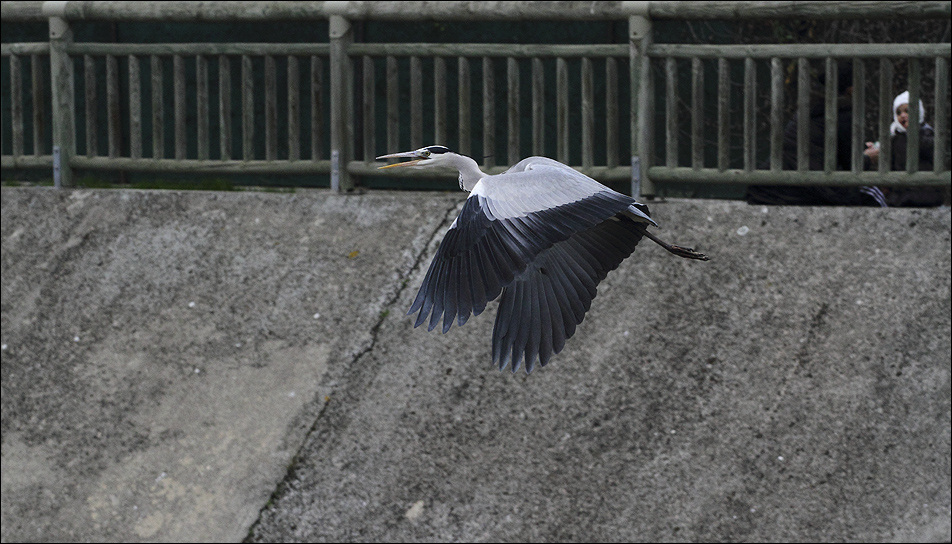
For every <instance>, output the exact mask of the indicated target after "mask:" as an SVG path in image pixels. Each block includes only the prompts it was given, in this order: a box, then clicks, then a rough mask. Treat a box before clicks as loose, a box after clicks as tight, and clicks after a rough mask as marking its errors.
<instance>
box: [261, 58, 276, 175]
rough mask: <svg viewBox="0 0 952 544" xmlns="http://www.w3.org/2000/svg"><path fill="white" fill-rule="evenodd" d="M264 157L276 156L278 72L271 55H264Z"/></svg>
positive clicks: (269, 159) (273, 157)
mask: <svg viewBox="0 0 952 544" xmlns="http://www.w3.org/2000/svg"><path fill="white" fill-rule="evenodd" d="M264 142H265V146H264V158H265V160H268V161H273V160H275V159H277V158H278V74H277V67H276V65H275V62H274V56H273V55H265V56H264Z"/></svg>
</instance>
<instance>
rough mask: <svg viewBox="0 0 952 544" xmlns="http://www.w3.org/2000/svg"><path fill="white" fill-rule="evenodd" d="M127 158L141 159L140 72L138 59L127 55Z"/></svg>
mask: <svg viewBox="0 0 952 544" xmlns="http://www.w3.org/2000/svg"><path fill="white" fill-rule="evenodd" d="M128 62H129V157H130V158H133V159H141V158H142V71H141V69H140V67H139V57H137V56H135V55H129V57H128Z"/></svg>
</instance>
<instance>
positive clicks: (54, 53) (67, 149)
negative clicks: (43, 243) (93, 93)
mask: <svg viewBox="0 0 952 544" xmlns="http://www.w3.org/2000/svg"><path fill="white" fill-rule="evenodd" d="M49 30H50V33H49V36H50V94H51V98H52V110H51V111H50V114H51V117H52V120H53V127H52V129H53V148H52V149H51V151H52V154H53V187H55V188H57V189H59V188H62V187H72V186H73V185H74V184H75V181H74V180H73V168H72V166H71V164H70V163H71V162H72V159H73V156H74V155H75V154H76V104H75V96H76V92H75V91H76V78H75V67H74V65H73V59H72V58H71V57H70V56H69V52H68V49H69V47H70V45H72V43H73V30H72V29H71V28H70V26H69V22H68V21H67V20H66V19H63V18H62V17H57V16H51V17H49Z"/></svg>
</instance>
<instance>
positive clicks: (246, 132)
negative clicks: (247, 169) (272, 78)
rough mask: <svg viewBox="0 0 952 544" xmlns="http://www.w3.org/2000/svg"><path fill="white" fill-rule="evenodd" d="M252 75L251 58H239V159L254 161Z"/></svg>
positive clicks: (243, 56) (246, 56)
mask: <svg viewBox="0 0 952 544" xmlns="http://www.w3.org/2000/svg"><path fill="white" fill-rule="evenodd" d="M254 137H255V117H254V73H253V69H252V65H251V57H250V56H248V55H242V56H241V157H242V159H243V160H246V161H250V160H252V159H254Z"/></svg>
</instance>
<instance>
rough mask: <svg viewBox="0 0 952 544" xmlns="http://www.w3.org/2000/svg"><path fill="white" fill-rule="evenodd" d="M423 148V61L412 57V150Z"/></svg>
mask: <svg viewBox="0 0 952 544" xmlns="http://www.w3.org/2000/svg"><path fill="white" fill-rule="evenodd" d="M420 147H423V61H422V60H421V59H420V57H410V148H412V149H418V148H420Z"/></svg>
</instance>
